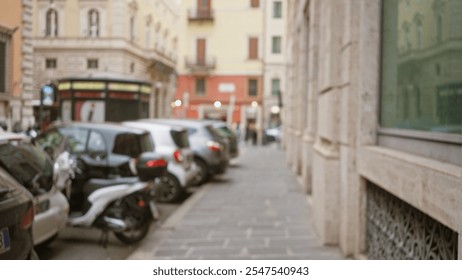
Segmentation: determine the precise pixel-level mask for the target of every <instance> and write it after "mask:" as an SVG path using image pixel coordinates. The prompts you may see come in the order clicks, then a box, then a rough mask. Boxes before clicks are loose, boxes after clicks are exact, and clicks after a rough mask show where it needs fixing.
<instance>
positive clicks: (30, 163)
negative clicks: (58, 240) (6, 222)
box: [0, 133, 69, 246]
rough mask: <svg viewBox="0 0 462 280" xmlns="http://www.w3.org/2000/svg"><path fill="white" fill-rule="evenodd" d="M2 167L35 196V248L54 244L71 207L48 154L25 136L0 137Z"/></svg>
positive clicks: (10, 135)
mask: <svg viewBox="0 0 462 280" xmlns="http://www.w3.org/2000/svg"><path fill="white" fill-rule="evenodd" d="M0 166H2V167H3V168H4V169H5V170H6V171H7V172H8V173H10V175H11V176H13V178H15V179H16V181H18V182H19V184H21V185H22V186H24V187H26V189H27V190H28V191H29V192H30V193H31V194H32V195H33V196H34V199H33V201H34V207H35V218H34V223H33V227H32V231H33V236H34V245H35V246H37V245H40V244H46V243H48V242H50V241H52V240H53V239H54V238H55V237H56V236H57V235H58V233H59V231H60V230H61V229H62V228H64V227H65V225H66V220H67V215H68V213H69V203H68V201H67V199H66V197H65V196H64V194H63V193H62V192H61V190H60V189H58V188H57V187H56V186H55V184H54V178H55V177H54V171H53V164H52V162H51V160H50V159H49V158H48V156H47V154H46V153H45V152H44V151H43V150H42V149H41V148H39V147H37V146H35V145H34V144H32V143H31V141H30V139H29V138H28V137H27V136H25V135H21V134H14V133H0Z"/></svg>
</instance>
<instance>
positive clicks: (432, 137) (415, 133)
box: [375, 0, 462, 165]
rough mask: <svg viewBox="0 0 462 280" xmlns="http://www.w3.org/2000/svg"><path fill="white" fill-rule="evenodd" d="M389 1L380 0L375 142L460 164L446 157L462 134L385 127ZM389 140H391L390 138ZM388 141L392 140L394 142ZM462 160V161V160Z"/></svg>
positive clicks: (457, 147) (458, 144) (457, 146)
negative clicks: (430, 147) (386, 42)
mask: <svg viewBox="0 0 462 280" xmlns="http://www.w3.org/2000/svg"><path fill="white" fill-rule="evenodd" d="M385 5H386V1H384V0H382V1H381V5H380V8H381V11H380V19H379V30H380V31H379V32H380V34H379V35H380V36H379V45H378V49H377V51H378V56H377V58H378V71H379V75H378V88H377V93H378V95H377V105H376V106H377V110H376V111H377V132H376V141H375V143H376V145H378V146H382V147H387V148H390V149H394V150H399V151H403V152H407V153H410V154H414V155H419V156H423V157H427V158H431V159H435V160H438V161H442V162H446V163H449V164H454V165H460V164H461V163H460V162H457V161H456V162H453V161H451V160H450V159H449V157H448V156H447V153H448V151H452V150H454V151H455V150H458V151H460V149H461V147H462V134H455V133H442V132H429V131H423V130H416V129H403V128H389V127H383V126H382V120H381V118H382V94H383V92H382V88H381V85H382V81H383V77H382V75H383V67H382V66H383V58H384V48H383V44H384V37H383V33H384V28H385V24H384V19H385V16H384V13H385ZM387 139H388V140H387ZM389 140H392V141H391V143H390V141H389ZM393 142H394V143H393ZM411 143H413V145H416V146H419V147H422V146H426V145H427V146H428V145H431V146H432V147H433V149H432V151H428V150H426V149H418V148H412V147H411V146H412V145H411ZM461 161H462V160H461Z"/></svg>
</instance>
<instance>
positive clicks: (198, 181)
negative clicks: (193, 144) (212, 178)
mask: <svg viewBox="0 0 462 280" xmlns="http://www.w3.org/2000/svg"><path fill="white" fill-rule="evenodd" d="M194 163H195V164H196V166H197V169H198V172H197V175H196V177H194V180H193V182H192V184H193V185H194V186H200V185H202V184H203V183H205V182H206V181H207V179H208V177H209V170H208V168H207V164H206V163H205V162H204V161H203V160H201V159H198V158H195V159H194Z"/></svg>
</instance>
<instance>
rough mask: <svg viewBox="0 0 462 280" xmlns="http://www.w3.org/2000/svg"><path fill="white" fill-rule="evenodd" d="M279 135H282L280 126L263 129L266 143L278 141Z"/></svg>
mask: <svg viewBox="0 0 462 280" xmlns="http://www.w3.org/2000/svg"><path fill="white" fill-rule="evenodd" d="M281 136H282V130H281V127H280V126H277V127H272V128H267V129H266V130H265V137H266V142H267V143H270V142H274V141H276V142H280V141H281Z"/></svg>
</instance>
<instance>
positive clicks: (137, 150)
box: [113, 133, 154, 158]
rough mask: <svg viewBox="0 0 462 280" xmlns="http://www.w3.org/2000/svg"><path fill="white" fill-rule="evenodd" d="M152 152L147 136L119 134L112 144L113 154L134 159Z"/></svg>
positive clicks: (150, 141) (149, 139)
mask: <svg viewBox="0 0 462 280" xmlns="http://www.w3.org/2000/svg"><path fill="white" fill-rule="evenodd" d="M153 150H154V148H153V144H152V140H151V137H150V136H149V134H147V133H144V134H134V133H120V134H118V135H117V136H116V138H115V142H114V149H113V153H114V154H119V155H125V156H129V157H131V158H136V157H138V156H139V155H140V154H142V153H144V152H152V151H153Z"/></svg>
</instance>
